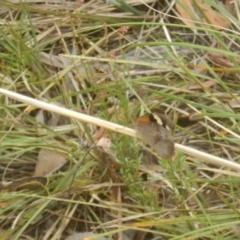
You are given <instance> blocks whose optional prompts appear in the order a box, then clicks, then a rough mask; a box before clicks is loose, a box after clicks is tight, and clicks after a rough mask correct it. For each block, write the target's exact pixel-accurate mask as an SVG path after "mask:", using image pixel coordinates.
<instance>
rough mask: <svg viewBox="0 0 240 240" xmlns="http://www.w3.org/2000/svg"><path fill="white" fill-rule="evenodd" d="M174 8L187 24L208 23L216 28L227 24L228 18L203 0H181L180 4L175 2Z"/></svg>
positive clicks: (219, 28)
mask: <svg viewBox="0 0 240 240" xmlns="http://www.w3.org/2000/svg"><path fill="white" fill-rule="evenodd" d="M176 9H177V11H178V12H179V14H180V15H181V17H182V21H183V22H184V23H185V24H186V25H188V26H196V25H197V24H196V21H197V22H199V23H202V22H204V23H209V24H211V25H213V28H214V29H216V30H221V29H222V28H226V27H228V26H229V24H230V22H229V20H228V18H227V17H226V16H224V15H222V14H221V13H219V12H217V11H215V10H214V9H212V7H211V6H210V5H208V4H207V3H206V2H205V1H203V0H198V1H193V0H181V4H179V3H176Z"/></svg>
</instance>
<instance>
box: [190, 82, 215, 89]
mask: <svg viewBox="0 0 240 240" xmlns="http://www.w3.org/2000/svg"><path fill="white" fill-rule="evenodd" d="M201 84H202V86H204V87H205V88H210V87H212V86H214V85H216V82H215V81H212V80H208V81H205V82H202V83H201ZM202 86H201V85H199V84H193V85H190V86H189V87H188V89H190V90H197V89H202V88H203V87H202Z"/></svg>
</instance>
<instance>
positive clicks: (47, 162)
mask: <svg viewBox="0 0 240 240" xmlns="http://www.w3.org/2000/svg"><path fill="white" fill-rule="evenodd" d="M66 162H67V160H66V159H65V156H64V155H63V154H62V153H59V152H56V151H53V150H48V149H41V150H40V151H39V153H38V162H37V165H36V168H35V173H34V175H33V176H46V175H48V174H50V173H52V172H55V171H57V170H58V169H59V168H61V167H62V166H63V165H64V164H65V163H66Z"/></svg>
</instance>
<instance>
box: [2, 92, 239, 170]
mask: <svg viewBox="0 0 240 240" xmlns="http://www.w3.org/2000/svg"><path fill="white" fill-rule="evenodd" d="M0 93H2V94H4V95H6V96H8V97H11V98H14V99H16V100H18V101H22V102H24V103H27V104H29V105H33V106H35V107H38V108H41V109H44V110H47V111H50V112H55V113H58V114H61V115H64V116H66V117H70V118H75V119H77V120H80V121H83V122H86V123H91V124H94V125H97V126H99V127H103V128H106V129H109V130H112V131H115V132H118V133H122V134H125V135H128V136H131V137H136V132H135V130H132V129H130V128H126V127H124V126H121V125H118V124H115V123H112V122H109V121H105V120H102V119H99V118H95V117H91V116H89V115H86V114H82V113H78V112H75V111H72V110H69V109H66V108H63V107H59V106H56V105H53V104H50V103H46V102H43V101H40V100H37V99H33V98H30V97H27V96H23V95H21V94H18V93H15V92H12V91H9V90H6V89H1V88H0ZM175 147H176V150H178V151H181V152H183V153H186V154H189V155H191V156H193V157H197V159H201V160H203V161H204V162H206V163H211V164H215V165H218V166H224V167H230V168H233V169H238V170H240V164H237V163H235V162H230V161H228V160H226V159H222V158H219V157H215V156H213V155H210V154H207V153H204V152H200V151H198V150H196V149H192V148H189V147H186V146H183V145H180V144H175Z"/></svg>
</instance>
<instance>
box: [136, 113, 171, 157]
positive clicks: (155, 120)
mask: <svg viewBox="0 0 240 240" xmlns="http://www.w3.org/2000/svg"><path fill="white" fill-rule="evenodd" d="M135 129H136V131H137V135H138V136H139V137H140V138H142V139H143V140H144V141H145V142H146V143H147V144H148V145H149V146H150V147H151V148H152V149H153V150H154V151H155V152H156V153H157V154H158V155H159V156H160V157H161V158H172V157H173V156H174V141H173V139H172V132H173V130H174V124H173V122H172V120H171V119H169V118H168V117H167V116H165V115H163V114H161V113H157V112H153V113H149V114H146V115H143V116H141V117H139V118H138V119H137V120H136V121H135Z"/></svg>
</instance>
